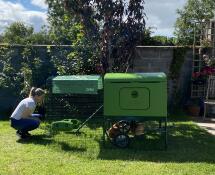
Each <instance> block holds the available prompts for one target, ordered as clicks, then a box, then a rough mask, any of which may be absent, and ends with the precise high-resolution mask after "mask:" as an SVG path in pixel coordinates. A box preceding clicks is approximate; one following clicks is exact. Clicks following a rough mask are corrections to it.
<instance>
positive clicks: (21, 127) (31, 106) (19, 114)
mask: <svg viewBox="0 0 215 175" xmlns="http://www.w3.org/2000/svg"><path fill="white" fill-rule="evenodd" d="M44 96H45V91H44V90H42V89H40V88H35V87H32V88H31V91H30V94H29V97H28V98H25V99H23V100H22V101H21V102H20V103H19V104H18V106H17V107H16V109H15V110H14V112H13V113H12V115H11V117H10V119H11V127H13V128H14V129H16V130H17V131H16V134H17V136H19V138H21V139H24V138H27V137H29V136H30V133H28V131H32V130H34V129H36V128H38V127H39V125H40V122H41V121H40V119H39V118H38V117H35V116H34V114H33V112H34V110H35V108H36V105H37V104H40V103H42V102H43V99H44Z"/></svg>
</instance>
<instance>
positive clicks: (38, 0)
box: [31, 0, 48, 10]
mask: <svg viewBox="0 0 215 175" xmlns="http://www.w3.org/2000/svg"><path fill="white" fill-rule="evenodd" d="M31 4H33V5H35V6H37V7H40V8H41V9H45V10H46V9H47V8H48V5H47V4H46V2H45V0H31Z"/></svg>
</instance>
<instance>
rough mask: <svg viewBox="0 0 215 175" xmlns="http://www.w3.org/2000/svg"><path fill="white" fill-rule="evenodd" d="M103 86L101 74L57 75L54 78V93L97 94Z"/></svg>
mask: <svg viewBox="0 0 215 175" xmlns="http://www.w3.org/2000/svg"><path fill="white" fill-rule="evenodd" d="M102 88H103V83H102V77H101V76H99V75H69V76H57V77H54V78H53V79H52V93H54V94H97V93H98V90H101V89H102Z"/></svg>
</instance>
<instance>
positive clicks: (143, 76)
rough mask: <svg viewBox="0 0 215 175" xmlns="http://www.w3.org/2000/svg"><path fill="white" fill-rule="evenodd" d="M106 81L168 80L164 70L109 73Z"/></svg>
mask: <svg viewBox="0 0 215 175" xmlns="http://www.w3.org/2000/svg"><path fill="white" fill-rule="evenodd" d="M104 79H105V82H121V83H122V82H157V81H159V82H161V81H166V75H165V73H163V72H158V73H108V74H106V75H105V77H104Z"/></svg>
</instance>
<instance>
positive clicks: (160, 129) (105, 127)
mask: <svg viewBox="0 0 215 175" xmlns="http://www.w3.org/2000/svg"><path fill="white" fill-rule="evenodd" d="M120 120H126V121H138V122H146V121H157V122H159V127H158V129H152V130H148V131H145V132H144V134H147V132H152V131H158V132H160V134H161V138H162V137H164V139H163V140H164V149H165V150H167V146H168V142H167V135H168V133H167V117H154V118H153V117H144V118H143V119H140V117H139V116H138V117H127V118H125V117H114V118H113V117H111V118H110V117H107V116H104V122H103V145H104V146H105V143H106V138H107V139H108V140H109V141H111V139H110V137H109V135H108V132H107V131H108V129H109V128H110V127H111V126H112V124H113V123H115V122H117V121H120ZM162 123H164V126H163V127H162Z"/></svg>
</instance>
